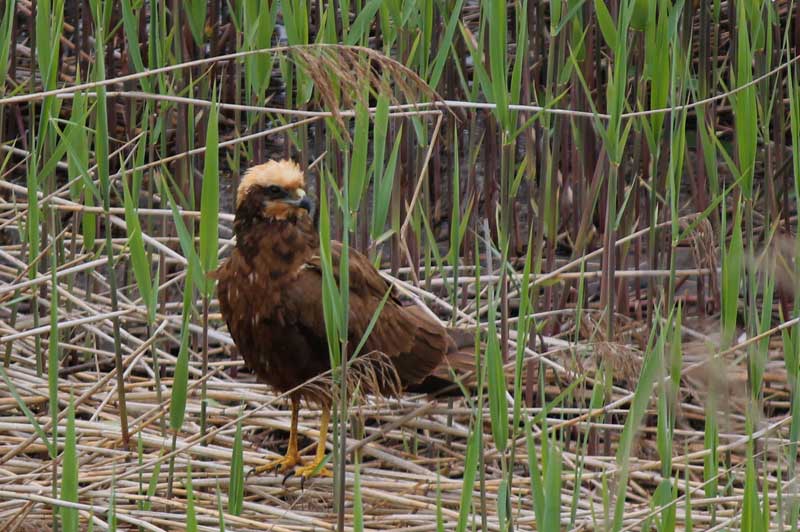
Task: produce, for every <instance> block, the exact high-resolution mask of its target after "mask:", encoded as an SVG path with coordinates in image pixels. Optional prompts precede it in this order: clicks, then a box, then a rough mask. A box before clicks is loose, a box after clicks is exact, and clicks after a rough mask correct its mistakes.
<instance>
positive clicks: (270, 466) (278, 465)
mask: <svg viewBox="0 0 800 532" xmlns="http://www.w3.org/2000/svg"><path fill="white" fill-rule="evenodd" d="M302 463H303V461H302V460H301V459H300V453H298V452H294V453H288V454H287V455H286V456H284V457H283V458H278V459H277V460H272V461H271V462H269V463H266V464H264V465H260V466H258V467H257V468H255V469H254V470H253V474H256V475H260V474H261V473H264V472H265V471H273V470H275V469H277V470H278V472H279V473H281V474H283V473H286V472H288V471H290V470H291V469H292V468H293V467H294V466H296V465H300V464H302Z"/></svg>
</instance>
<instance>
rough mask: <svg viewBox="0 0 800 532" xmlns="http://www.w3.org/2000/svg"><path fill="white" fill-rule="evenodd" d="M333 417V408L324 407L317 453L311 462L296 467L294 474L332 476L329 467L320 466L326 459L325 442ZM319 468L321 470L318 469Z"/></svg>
mask: <svg viewBox="0 0 800 532" xmlns="http://www.w3.org/2000/svg"><path fill="white" fill-rule="evenodd" d="M330 419H331V409H330V407H329V406H323V407H322V417H321V418H320V420H319V425H320V426H319V441H317V454H316V456H315V457H314V460H312V461H311V463H309V464H306V465H304V466H301V467H298V468H295V470H294V474H295V475H296V476H298V477H301V478H302V479H307V478H310V477H313V476H321V477H330V476H333V473H331V471H330V470H329V469H325V468H324V467H320V465H321V464H322V462H323V461H324V460H325V442H326V441H327V440H328V423H329V422H330ZM317 468H319V471H317Z"/></svg>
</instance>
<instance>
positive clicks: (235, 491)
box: [220, 419, 244, 515]
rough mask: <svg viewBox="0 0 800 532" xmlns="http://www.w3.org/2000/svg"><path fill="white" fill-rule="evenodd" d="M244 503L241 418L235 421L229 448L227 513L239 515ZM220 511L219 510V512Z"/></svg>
mask: <svg viewBox="0 0 800 532" xmlns="http://www.w3.org/2000/svg"><path fill="white" fill-rule="evenodd" d="M243 503H244V455H243V452H242V420H241V419H239V420H238V421H237V422H236V435H235V436H234V439H233V449H231V475H230V483H229V485H228V513H230V514H231V515H241V513H242V504H243ZM220 513H221V512H220Z"/></svg>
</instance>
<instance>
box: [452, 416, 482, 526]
mask: <svg viewBox="0 0 800 532" xmlns="http://www.w3.org/2000/svg"><path fill="white" fill-rule="evenodd" d="M480 430H481V424H480V423H479V422H478V421H477V420H476V421H475V423H473V426H472V429H471V430H470V435H469V441H468V442H467V452H466V455H465V456H464V479H463V483H462V486H461V504H460V505H459V512H458V524H457V525H456V531H457V532H466V531H467V526H468V525H469V516H470V513H471V510H472V490H473V488H474V486H475V475H476V474H477V471H478V446H479V445H480V440H481V437H480Z"/></svg>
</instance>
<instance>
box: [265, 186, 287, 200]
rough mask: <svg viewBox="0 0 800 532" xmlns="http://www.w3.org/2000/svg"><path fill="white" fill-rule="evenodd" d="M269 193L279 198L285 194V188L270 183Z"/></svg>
mask: <svg viewBox="0 0 800 532" xmlns="http://www.w3.org/2000/svg"><path fill="white" fill-rule="evenodd" d="M267 194H268V195H269V196H270V197H273V198H277V197H281V196H283V195H284V192H283V189H282V188H281V187H279V186H278V185H270V186H268V187H267Z"/></svg>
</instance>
